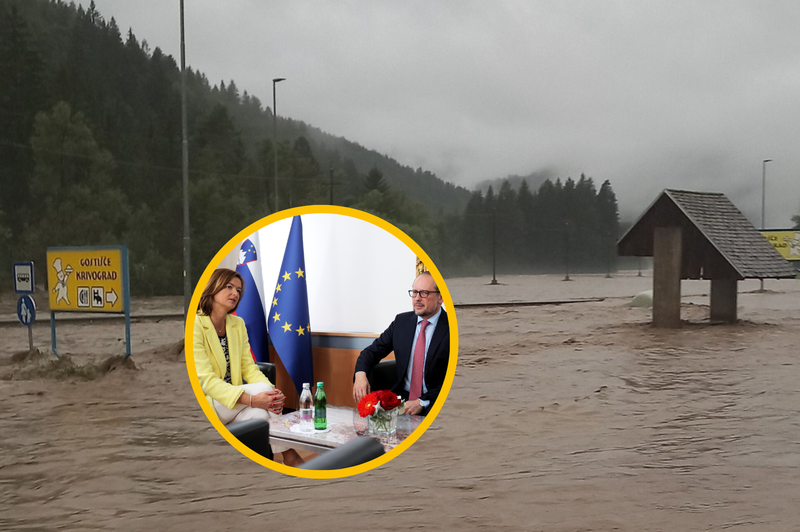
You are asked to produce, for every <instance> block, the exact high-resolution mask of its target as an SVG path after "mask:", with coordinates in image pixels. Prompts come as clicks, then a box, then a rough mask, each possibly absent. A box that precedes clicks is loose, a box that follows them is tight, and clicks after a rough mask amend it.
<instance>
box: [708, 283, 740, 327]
mask: <svg viewBox="0 0 800 532" xmlns="http://www.w3.org/2000/svg"><path fill="white" fill-rule="evenodd" d="M737 296H738V281H736V280H728V279H712V280H711V321H723V322H725V323H736V321H737V319H738V317H737V315H736V303H737Z"/></svg>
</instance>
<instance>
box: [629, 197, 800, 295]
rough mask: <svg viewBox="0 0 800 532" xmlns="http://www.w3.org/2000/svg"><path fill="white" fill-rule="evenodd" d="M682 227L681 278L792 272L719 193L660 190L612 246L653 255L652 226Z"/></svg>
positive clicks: (792, 274) (766, 275) (768, 276)
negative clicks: (631, 225)
mask: <svg viewBox="0 0 800 532" xmlns="http://www.w3.org/2000/svg"><path fill="white" fill-rule="evenodd" d="M670 226H680V227H682V228H683V237H682V238H683V260H682V272H681V278H683V279H779V278H794V277H795V275H796V274H797V272H796V271H795V269H794V268H793V267H792V266H791V265H790V264H789V263H788V262H787V261H786V260H785V259H784V258H783V257H781V255H780V253H778V252H777V251H776V250H775V248H774V247H773V246H772V244H770V243H769V242H768V241H767V239H766V238H764V237H763V235H761V233H759V232H758V230H756V228H755V227H753V224H751V223H750V222H749V221H748V220H747V218H745V216H744V215H743V214H742V213H741V211H739V209H737V208H736V206H735V205H734V204H733V203H731V201H730V200H729V199H728V198H727V197H726V196H725V195H724V194H721V193H716V192H690V191H685V190H664V192H662V193H661V195H660V196H659V197H658V198H656V200H655V201H654V202H653V204H652V205H650V207H649V208H648V209H647V210H646V211H645V212H644V214H642V216H641V217H640V218H639V220H638V221H637V222H636V223H635V224H634V225H633V227H631V228H630V230H628V232H627V233H626V234H625V235H624V236H623V237H622V238H621V239H620V241H619V243H618V244H617V251H618V253H619V254H620V255H622V256H640V257H650V256H652V255H653V231H654V228H655V227H670Z"/></svg>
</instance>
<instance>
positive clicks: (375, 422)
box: [358, 390, 403, 434]
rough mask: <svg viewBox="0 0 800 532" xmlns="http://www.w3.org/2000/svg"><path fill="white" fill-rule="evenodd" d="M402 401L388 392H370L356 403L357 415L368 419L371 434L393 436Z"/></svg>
mask: <svg viewBox="0 0 800 532" xmlns="http://www.w3.org/2000/svg"><path fill="white" fill-rule="evenodd" d="M402 404H403V401H401V400H400V398H399V397H398V396H397V395H395V394H394V392H391V391H389V390H379V391H377V392H372V393H370V394H367V395H365V396H364V397H362V398H361V401H359V402H358V415H360V416H361V417H366V418H369V431H370V432H371V433H380V434H393V433H394V432H395V430H396V429H397V413H398V410H399V407H400V406H401V405H402Z"/></svg>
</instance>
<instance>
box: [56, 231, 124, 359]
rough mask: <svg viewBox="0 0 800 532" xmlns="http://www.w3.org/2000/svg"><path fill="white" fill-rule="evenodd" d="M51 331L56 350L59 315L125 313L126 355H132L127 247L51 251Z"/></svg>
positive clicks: (75, 248) (76, 248)
mask: <svg viewBox="0 0 800 532" xmlns="http://www.w3.org/2000/svg"><path fill="white" fill-rule="evenodd" d="M47 281H48V282H47V286H48V287H49V288H50V293H49V296H50V331H51V338H52V345H53V352H54V353H55V354H56V355H58V351H57V349H56V318H55V315H56V312H104V313H117V314H121V313H124V314H125V356H126V357H129V356H130V355H131V312H130V280H129V275H128V248H127V247H125V246H116V247H114V246H110V247H106V248H98V247H69V248H48V249H47Z"/></svg>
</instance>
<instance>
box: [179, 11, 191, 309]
mask: <svg viewBox="0 0 800 532" xmlns="http://www.w3.org/2000/svg"><path fill="white" fill-rule="evenodd" d="M181 135H182V137H183V138H182V140H181V152H182V153H181V159H182V162H181V167H182V174H183V312H184V315H185V316H188V315H189V303H190V301H191V298H192V279H191V275H190V274H191V264H192V263H191V260H192V259H191V257H192V256H191V252H190V251H191V250H190V247H189V246H190V243H191V241H190V238H189V140H188V137H187V126H186V40H185V39H184V30H183V0H181ZM186 319H188V318H186Z"/></svg>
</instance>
